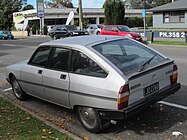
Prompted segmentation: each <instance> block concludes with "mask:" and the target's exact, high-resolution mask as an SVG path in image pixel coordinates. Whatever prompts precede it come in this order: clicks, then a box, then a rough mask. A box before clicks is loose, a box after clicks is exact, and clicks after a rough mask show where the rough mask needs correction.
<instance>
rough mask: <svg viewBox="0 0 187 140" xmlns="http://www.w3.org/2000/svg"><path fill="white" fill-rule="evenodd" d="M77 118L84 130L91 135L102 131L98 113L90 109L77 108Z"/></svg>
mask: <svg viewBox="0 0 187 140" xmlns="http://www.w3.org/2000/svg"><path fill="white" fill-rule="evenodd" d="M77 116H78V119H79V121H80V122H81V124H82V125H83V127H84V128H85V129H87V130H88V131H90V132H92V133H98V132H100V131H101V129H102V123H101V119H100V116H99V113H98V112H97V111H96V110H95V109H93V108H91V107H83V106H78V107H77Z"/></svg>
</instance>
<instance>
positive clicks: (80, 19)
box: [78, 0, 83, 30]
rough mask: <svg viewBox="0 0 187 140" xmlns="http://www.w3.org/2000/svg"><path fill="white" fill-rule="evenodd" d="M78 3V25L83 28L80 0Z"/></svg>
mask: <svg viewBox="0 0 187 140" xmlns="http://www.w3.org/2000/svg"><path fill="white" fill-rule="evenodd" d="M78 5H79V26H80V29H81V30H83V15H82V0H78Z"/></svg>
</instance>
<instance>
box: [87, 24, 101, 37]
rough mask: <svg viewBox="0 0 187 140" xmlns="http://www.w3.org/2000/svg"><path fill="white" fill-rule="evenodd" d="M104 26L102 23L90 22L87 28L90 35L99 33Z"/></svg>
mask: <svg viewBox="0 0 187 140" xmlns="http://www.w3.org/2000/svg"><path fill="white" fill-rule="evenodd" d="M102 27H103V25H101V24H90V25H89V26H88V28H87V29H86V30H87V32H88V33H89V34H90V35H93V34H94V35H99V34H100V32H101V29H102Z"/></svg>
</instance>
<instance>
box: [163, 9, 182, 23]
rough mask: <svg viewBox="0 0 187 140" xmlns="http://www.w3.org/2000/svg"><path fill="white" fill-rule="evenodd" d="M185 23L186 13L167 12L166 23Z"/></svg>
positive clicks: (165, 15) (165, 14)
mask: <svg viewBox="0 0 187 140" xmlns="http://www.w3.org/2000/svg"><path fill="white" fill-rule="evenodd" d="M183 22H185V12H184V11H178V12H165V13H164V23H183Z"/></svg>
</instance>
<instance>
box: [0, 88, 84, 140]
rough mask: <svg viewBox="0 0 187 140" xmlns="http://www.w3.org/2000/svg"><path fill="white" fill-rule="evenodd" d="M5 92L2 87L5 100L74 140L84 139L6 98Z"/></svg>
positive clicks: (1, 93)
mask: <svg viewBox="0 0 187 140" xmlns="http://www.w3.org/2000/svg"><path fill="white" fill-rule="evenodd" d="M3 93H4V91H3V90H2V89H1V88H0V97H2V98H3V99H5V100H6V101H8V102H9V103H11V104H13V105H14V106H16V107H18V108H20V109H21V110H23V111H25V112H27V113H29V114H30V115H32V116H33V117H34V118H37V119H39V120H40V121H42V122H44V123H45V124H46V125H48V126H51V127H52V128H54V129H56V130H58V131H59V132H61V133H64V134H67V135H68V136H70V137H71V138H73V139H74V140H82V139H81V138H80V137H78V136H76V135H74V134H72V133H70V132H68V131H66V130H64V129H62V128H60V127H58V126H56V125H54V124H53V123H51V122H49V121H46V120H45V119H43V118H42V117H39V116H37V115H36V114H35V113H33V112H31V111H30V110H28V109H26V108H24V107H22V106H20V105H18V104H15V103H14V102H13V101H11V100H8V99H7V98H5V97H4V96H3Z"/></svg>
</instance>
